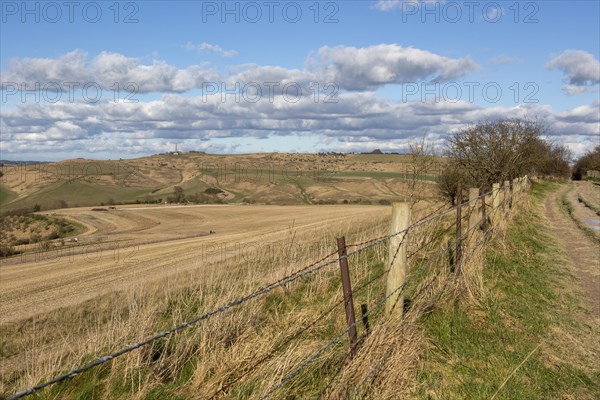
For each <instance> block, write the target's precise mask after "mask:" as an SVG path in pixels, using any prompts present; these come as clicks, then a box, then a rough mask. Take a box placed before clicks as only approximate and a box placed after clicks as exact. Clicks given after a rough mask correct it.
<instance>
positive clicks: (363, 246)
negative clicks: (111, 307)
mask: <svg viewBox="0 0 600 400" xmlns="http://www.w3.org/2000/svg"><path fill="white" fill-rule="evenodd" d="M507 189H508V188H506V187H502V188H501V189H500V190H492V191H488V192H486V193H482V194H480V195H479V196H478V197H477V198H474V199H470V200H468V201H465V202H462V203H461V204H457V205H454V206H452V207H450V208H447V209H445V210H444V211H441V212H440V209H438V210H436V211H434V212H433V213H431V214H429V215H428V216H426V217H424V218H422V219H421V220H419V221H418V222H415V223H413V224H411V225H409V226H408V227H407V228H406V229H403V230H400V231H398V232H393V233H390V234H389V235H385V236H381V237H377V238H374V239H370V240H366V241H363V242H360V243H355V244H347V245H346V248H356V249H355V250H353V251H351V252H349V253H347V255H345V256H343V257H345V258H350V257H351V256H354V255H356V254H359V253H362V252H364V251H366V250H368V249H371V248H373V247H375V246H377V245H379V244H381V243H383V242H386V241H389V240H390V239H392V238H394V237H396V236H399V235H402V239H401V240H400V242H399V243H398V245H397V246H396V249H395V252H394V255H393V257H392V259H391V260H389V261H388V263H389V265H386V268H385V269H384V270H383V272H381V273H380V274H378V275H377V276H375V277H374V278H372V279H370V280H369V281H367V282H366V283H365V284H363V285H361V286H360V287H358V288H356V289H355V290H354V292H358V291H360V290H362V289H364V288H365V287H367V286H368V285H369V284H371V283H372V282H374V281H375V280H377V279H379V278H381V277H383V276H385V275H386V274H388V273H389V272H390V270H391V268H392V266H393V265H394V261H395V260H396V257H397V256H398V254H399V251H400V248H401V247H402V246H403V245H404V244H405V240H406V238H407V237H408V234H409V233H410V232H412V231H414V230H416V229H417V228H419V227H422V226H425V225H427V224H430V223H432V222H435V221H437V220H440V219H442V218H444V217H445V216H448V215H450V214H451V213H453V212H456V211H457V210H458V209H459V208H461V207H468V209H469V213H468V214H467V215H465V216H463V218H470V214H471V213H472V212H473V211H474V209H475V207H471V206H473V205H476V203H477V202H478V201H480V200H483V201H484V202H485V198H486V197H487V196H489V195H490V194H493V195H494V196H498V195H500V192H501V191H505V190H507ZM511 194H512V189H511ZM509 200H510V199H509V197H507V196H506V194H505V196H504V199H503V201H502V203H500V204H499V206H498V207H500V206H501V207H505V206H506V202H507V201H509ZM494 202H495V197H494V198H492V203H494ZM492 210H494V209H493V208H492ZM482 220H483V218H482V219H481V220H480V221H479V222H478V223H477V224H475V225H473V226H471V227H470V228H469V229H468V230H467V231H466V232H463V233H462V234H461V235H459V237H457V239H455V240H454V243H456V242H457V240H459V239H460V236H467V237H469V235H470V234H471V232H472V231H474V230H476V229H477V227H478V226H480V225H481V223H482ZM484 223H485V221H484ZM455 225H456V222H454V223H452V224H451V225H450V226H449V227H447V228H446V229H444V230H443V231H442V236H443V235H446V234H447V233H448V231H449V230H451V229H452V228H453V227H454V226H455ZM490 230H491V229H490ZM485 233H486V234H485V235H484V239H485V237H486V236H487V231H486V232H485ZM434 242H435V241H434V240H431V241H429V242H424V243H423V245H422V246H421V247H420V248H419V249H418V250H417V251H415V252H413V253H412V254H411V257H412V256H414V255H415V254H417V253H418V252H421V251H423V250H424V249H425V248H426V247H428V246H429V245H430V244H432V243H434ZM450 249H451V246H450V242H449V244H448V246H444V247H443V248H442V249H441V250H439V251H437V252H436V253H435V254H434V256H433V257H432V258H429V259H428V260H427V262H425V263H423V264H421V265H420V266H419V267H418V268H417V269H415V270H414V271H412V272H411V275H409V276H408V277H407V278H406V279H405V281H404V282H403V284H402V285H400V286H398V287H397V288H396V289H395V290H393V291H392V292H391V293H389V294H387V295H386V296H385V297H384V298H382V299H381V300H380V301H379V302H377V303H376V304H375V305H374V306H373V308H371V309H370V310H369V311H368V312H367V313H365V314H364V315H363V318H366V317H367V316H368V315H370V314H372V313H373V312H374V311H376V310H377V309H379V308H380V307H381V306H382V305H383V304H385V303H386V301H387V300H388V299H390V298H391V297H392V296H394V295H398V294H399V293H401V292H402V291H403V290H404V288H405V287H406V285H407V284H408V283H409V282H411V281H412V280H413V279H414V278H415V277H416V276H417V273H418V272H420V271H422V270H424V269H426V268H427V267H429V266H430V265H432V264H433V263H434V262H437V260H438V259H439V257H441V256H442V255H443V254H445V253H447V252H448V251H450ZM336 254H337V250H336V251H333V252H331V253H329V254H327V255H325V256H324V257H322V258H320V259H319V260H317V261H315V262H312V263H310V264H309V265H307V266H305V267H303V268H301V269H299V270H297V271H295V272H293V273H291V274H290V275H287V276H285V277H283V278H281V279H279V280H277V281H275V282H272V283H270V284H267V285H265V286H263V287H261V288H259V289H257V290H255V291H253V292H252V293H250V294H247V295H245V296H242V297H238V298H236V299H235V300H232V301H231V302H229V303H226V304H224V305H222V306H220V307H218V308H216V309H213V310H211V311H208V312H205V313H203V314H200V315H198V316H197V317H195V318H193V319H191V320H189V321H187V322H184V323H182V324H179V325H177V326H174V327H172V328H170V329H168V330H165V331H163V332H159V333H157V334H155V335H153V336H150V337H148V338H147V339H145V340H143V341H140V342H137V343H133V344H130V345H128V346H125V347H123V348H122V349H120V350H118V351H116V352H113V353H110V354H107V355H105V356H102V357H99V358H97V359H96V360H94V361H92V362H90V363H88V364H86V365H84V366H81V367H79V368H76V369H73V370H71V371H69V372H66V373H64V374H62V375H59V376H57V377H55V378H53V379H51V380H49V381H46V382H44V383H41V384H38V385H36V386H32V387H30V388H27V389H26V390H23V391H20V392H18V393H16V394H14V395H12V396H10V397H9V398H8V399H9V400H16V399H21V398H23V397H26V396H29V395H31V394H34V393H36V392H39V391H41V390H42V389H44V388H47V387H49V386H52V385H55V384H57V383H60V382H63V381H66V380H68V379H71V378H73V377H75V376H77V375H79V374H81V373H83V372H86V371H88V370H91V369H93V368H95V367H97V366H99V365H102V364H105V363H108V362H110V361H112V360H114V359H115V358H118V357H120V356H122V355H124V354H127V353H129V352H132V351H134V350H136V349H139V348H140V347H143V346H146V345H149V344H151V343H153V342H155V341H157V340H159V339H162V338H166V337H167V336H170V335H172V334H174V333H176V332H179V331H182V330H184V329H187V328H191V327H192V326H194V325H197V324H199V323H201V322H203V321H206V320H208V319H210V318H212V317H214V316H217V315H219V314H222V313H224V312H226V311H228V310H230V309H232V308H234V307H237V306H239V305H242V304H243V303H246V302H247V301H250V300H252V299H255V298H258V297H260V296H262V295H265V294H266V293H269V292H271V291H273V290H275V289H277V288H280V287H283V286H285V285H288V284H290V283H293V282H296V281H298V280H300V279H303V278H306V277H309V276H311V275H314V274H316V273H317V272H319V271H321V270H324V269H325V268H327V267H329V266H331V265H333V264H335V263H337V262H338V261H339V260H340V258H339V257H336V258H332V257H333V256H334V255H336ZM399 298H400V297H399V296H398V297H397V298H396V302H397V301H398V299H399ZM342 302H343V300H338V301H337V302H335V303H334V304H333V305H332V306H331V307H330V308H329V309H327V310H326V311H325V312H323V313H321V314H320V315H319V316H318V317H317V318H316V319H315V320H313V321H312V322H311V323H309V324H308V325H307V326H305V327H302V328H300V329H299V330H298V331H296V332H295V333H294V334H293V335H291V336H290V337H288V339H287V340H286V341H284V344H283V345H285V343H289V342H290V341H291V340H293V339H294V338H297V337H298V336H299V335H300V334H302V333H304V332H305V331H306V330H308V329H310V328H311V327H313V326H315V325H316V323H318V322H319V321H320V320H322V319H323V318H324V317H325V316H327V315H329V314H330V313H331V312H333V310H334V309H335V308H336V307H337V306H339V305H340V304H342ZM396 302H395V303H396ZM395 303H394V306H395V305H396V304H395ZM356 325H357V323H356V322H354V323H353V324H350V325H349V326H348V328H347V329H345V330H344V331H342V332H341V333H339V334H338V335H337V336H336V337H334V338H333V339H332V340H330V341H329V342H328V343H327V344H325V345H324V346H323V347H321V348H320V349H319V350H317V351H316V352H314V353H313V354H311V355H310V356H309V357H308V358H306V359H305V360H304V361H303V362H302V363H300V364H299V365H298V366H297V367H296V368H294V369H293V370H292V371H291V372H289V373H288V374H286V375H285V376H284V378H283V379H282V380H281V381H280V382H279V383H277V384H276V385H275V386H273V387H272V388H271V389H270V390H268V391H267V392H266V393H265V394H264V395H263V396H262V397H261V399H265V398H267V397H270V395H272V394H273V393H274V392H276V391H277V390H278V389H279V388H281V387H282V386H283V385H285V383H286V382H288V381H289V380H291V379H292V378H293V377H294V376H296V375H297V374H298V373H299V372H301V371H302V370H303V369H304V368H306V367H307V366H308V365H309V364H310V363H311V362H312V361H313V360H315V359H316V358H317V357H319V355H321V354H322V353H324V352H325V351H327V350H328V349H329V348H331V347H332V346H334V345H335V344H336V343H337V342H339V341H340V340H341V338H342V337H343V336H344V335H345V334H347V333H348V331H349V330H350V329H352V328H353V327H356ZM283 345H281V346H283ZM281 346H279V348H280V347H281ZM275 351H277V350H275ZM238 380H239V379H238ZM359 386H360V385H359ZM224 390H226V387H221V388H220V389H219V390H217V392H215V393H214V395H213V396H212V397H211V398H214V397H215V396H216V395H218V393H221V392H223V391H224Z"/></svg>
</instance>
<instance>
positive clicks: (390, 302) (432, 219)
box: [9, 177, 530, 400]
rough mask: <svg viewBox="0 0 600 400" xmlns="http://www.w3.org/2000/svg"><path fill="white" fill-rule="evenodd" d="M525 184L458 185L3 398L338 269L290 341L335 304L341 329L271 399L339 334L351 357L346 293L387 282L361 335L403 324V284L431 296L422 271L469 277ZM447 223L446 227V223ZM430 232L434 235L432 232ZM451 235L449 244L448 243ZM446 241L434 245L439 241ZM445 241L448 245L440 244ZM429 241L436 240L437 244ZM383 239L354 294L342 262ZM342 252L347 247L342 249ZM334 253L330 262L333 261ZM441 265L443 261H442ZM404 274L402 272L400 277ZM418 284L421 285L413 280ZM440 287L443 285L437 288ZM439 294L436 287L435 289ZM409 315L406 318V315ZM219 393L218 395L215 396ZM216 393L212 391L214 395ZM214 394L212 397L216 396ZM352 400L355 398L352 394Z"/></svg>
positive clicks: (377, 364)
mask: <svg viewBox="0 0 600 400" xmlns="http://www.w3.org/2000/svg"><path fill="white" fill-rule="evenodd" d="M529 184H530V181H529V178H528V177H520V178H515V179H514V180H510V181H505V182H502V183H497V184H494V185H493V186H492V190H490V191H487V192H485V191H484V190H483V189H482V188H470V189H469V198H468V200H466V201H463V199H462V192H463V190H462V188H461V187H460V185H459V187H458V191H457V193H458V196H457V204H456V205H454V206H452V207H450V208H447V209H444V210H437V211H435V212H434V213H432V214H430V215H428V216H427V217H425V218H423V219H421V220H419V221H417V222H415V223H412V224H409V221H410V208H408V214H406V213H401V212H399V213H397V212H394V214H393V215H394V217H393V218H394V219H397V220H394V219H393V221H392V229H391V232H390V234H389V235H386V236H383V237H377V238H373V239H370V240H367V241H363V242H361V243H354V244H346V243H345V238H344V237H341V238H337V239H338V240H337V243H338V248H337V249H336V250H335V251H333V252H331V253H329V254H327V255H326V256H324V257H322V258H320V259H318V260H316V261H314V262H312V263H310V264H308V265H306V266H305V267H303V268H301V269H299V270H297V271H295V272H293V273H291V274H289V275H287V276H285V277H283V278H281V279H279V280H277V281H275V282H272V283H270V284H267V285H265V286H263V287H260V288H258V289H257V290H255V291H253V292H251V293H249V294H247V295H244V296H242V297H239V298H237V299H235V300H233V301H231V302H229V303H226V304H223V305H222V306H220V307H218V308H215V309H213V310H211V311H208V312H205V313H202V314H200V315H198V316H197V317H196V318H193V319H191V320H189V321H187V322H185V323H182V324H180V325H177V326H174V327H172V328H171V329H168V330H165V331H162V332H159V333H156V334H155V335H152V336H150V337H148V338H147V339H145V340H143V341H140V342H137V343H133V344H130V345H128V346H125V347H123V348H122V349H120V350H118V351H116V352H113V353H110V354H107V355H105V356H102V357H99V358H97V359H96V360H94V361H93V362H90V363H88V364H86V365H84V366H81V367H79V368H76V369H73V370H70V371H68V372H66V373H63V374H61V375H59V376H57V377H55V378H53V379H51V380H48V381H46V382H43V383H40V384H38V385H36V386H32V387H30V388H27V389H25V390H23V391H20V392H18V393H16V394H14V395H12V396H10V397H9V399H10V400H16V399H21V398H24V397H27V396H29V395H32V394H34V393H37V392H39V391H41V390H43V389H45V388H47V387H49V386H52V385H55V384H58V383H60V382H63V381H66V380H68V379H71V378H73V377H75V376H77V375H79V374H81V373H83V372H85V371H88V370H91V369H93V368H95V367H98V366H100V365H102V364H105V363H108V362H111V361H112V360H114V359H116V358H118V357H120V356H122V355H124V354H127V353H129V352H132V351H134V350H136V349H139V348H141V347H143V346H146V345H149V344H151V343H153V342H155V341H157V340H159V339H162V338H165V337H167V336H170V335H172V334H174V333H176V332H179V331H182V330H185V329H188V328H191V327H193V326H195V325H197V324H200V323H201V322H203V321H206V320H208V319H210V318H212V317H214V316H216V315H219V314H222V313H225V312H227V311H228V310H230V309H232V308H234V307H238V306H241V305H243V304H244V303H246V302H248V301H251V300H253V299H255V298H258V297H261V296H263V295H265V294H267V293H269V292H271V291H273V290H275V289H277V288H280V287H287V286H289V285H290V284H293V283H296V282H298V281H301V280H304V279H305V278H307V277H309V276H311V275H314V274H316V273H317V272H319V271H321V270H323V269H325V268H327V267H331V266H332V265H335V264H339V266H340V271H341V274H342V280H341V281H342V285H343V286H344V288H343V289H344V290H343V293H344V295H343V298H341V299H340V300H339V301H338V302H337V303H336V304H334V306H333V307H331V308H330V309H328V310H327V311H326V312H324V313H323V314H321V315H319V316H318V317H317V319H316V320H315V321H313V322H312V323H310V324H308V326H307V327H304V329H302V330H300V331H299V332H297V333H296V334H295V335H294V336H298V335H300V334H301V333H303V332H304V331H306V330H307V329H308V327H309V326H311V325H313V324H314V323H316V321H319V320H320V319H322V318H323V317H324V316H325V315H328V314H329V313H331V312H332V311H333V310H334V309H335V306H337V305H339V304H342V303H343V304H344V310H345V314H346V315H345V316H346V321H347V325H348V326H347V328H346V329H344V330H342V331H341V332H338V333H337V334H336V335H335V336H334V337H333V338H332V339H331V340H329V341H328V342H327V343H326V344H325V345H323V346H322V347H320V348H319V349H318V350H316V351H314V352H313V353H312V354H310V356H308V357H307V358H305V359H304V360H303V361H302V362H300V363H299V364H297V365H295V366H294V367H292V368H291V369H290V370H289V371H288V372H287V373H286V374H285V375H284V376H283V377H282V378H281V379H280V380H279V382H277V383H276V384H274V385H273V386H271V388H270V389H269V390H267V391H266V392H264V394H263V395H262V396H261V397H260V399H266V398H268V397H270V396H271V395H273V394H274V393H275V392H276V391H277V390H278V389H280V388H281V387H282V386H284V385H285V384H286V383H287V382H289V381H290V380H292V379H293V378H294V377H295V376H296V375H297V374H298V373H299V372H300V371H302V370H303V369H304V368H306V367H307V366H308V365H309V364H310V363H311V362H312V361H314V360H315V359H317V358H318V357H320V356H321V355H322V354H324V353H325V352H326V351H327V350H328V349H330V348H331V347H333V346H334V345H336V344H337V343H338V342H340V341H341V340H342V339H343V337H344V336H345V335H346V334H348V335H349V342H350V347H349V353H350V357H352V355H353V354H354V353H355V351H356V350H357V347H358V346H359V344H358V343H359V341H358V339H357V336H356V328H357V326H358V325H359V322H357V321H356V318H355V315H354V306H353V302H352V296H353V293H356V292H357V291H359V290H362V289H363V288H365V287H366V286H368V285H369V284H371V283H372V282H374V281H375V280H377V279H380V278H383V277H386V278H387V290H386V293H385V296H383V297H382V298H380V299H378V300H377V301H375V302H374V303H373V304H372V305H371V306H370V307H368V308H367V307H366V306H365V307H362V306H361V311H362V315H361V318H360V319H359V321H360V322H362V324H363V325H364V326H365V329H366V331H367V333H368V332H369V325H368V317H369V316H371V315H372V314H374V313H375V312H378V311H379V310H382V309H384V308H385V314H386V315H387V317H388V318H400V320H401V321H402V323H406V322H408V321H407V317H406V315H404V311H405V308H406V304H405V303H404V299H403V294H404V292H405V289H406V287H407V286H408V285H409V284H412V283H413V282H419V283H420V284H421V287H419V288H418V291H417V294H416V295H415V297H416V298H418V297H419V296H421V295H425V294H427V292H429V291H431V289H432V287H433V286H434V284H435V282H436V281H433V280H430V281H429V282H427V281H426V280H423V279H422V278H423V273H425V272H426V271H428V270H431V269H433V268H434V267H435V266H436V265H438V264H439V263H441V262H443V263H447V264H448V265H447V267H448V268H447V270H446V268H445V267H444V269H443V272H445V274H444V275H445V276H450V277H451V278H452V279H453V280H455V281H461V280H464V279H467V278H465V276H466V275H467V274H468V272H467V271H466V269H465V268H466V266H468V265H469V262H471V260H472V259H473V258H474V257H475V256H476V255H477V254H479V253H478V252H479V251H480V250H481V249H482V248H483V246H484V245H485V244H486V243H487V242H488V241H489V239H490V237H491V236H493V235H494V233H495V232H496V231H497V229H498V226H499V223H500V222H501V221H502V220H503V219H505V218H506V217H507V216H508V214H509V213H510V212H511V210H513V209H514V203H515V202H516V201H517V200H518V199H519V198H520V197H521V195H522V194H523V192H525V191H526V190H527V188H528V187H529ZM406 206H407V205H406V203H394V205H393V208H394V210H395V211H396V210H397V209H398V208H400V207H406ZM445 224H446V225H445ZM426 227H433V228H432V230H431V231H427V232H425V233H424V234H421V235H418V234H416V232H417V231H419V230H420V229H426ZM434 231H435V232H436V233H435V235H434V234H433V232H434ZM448 237H450V238H449V239H447V238H448ZM413 239H418V240H417V241H416V242H414V241H413V242H411V240H413ZM438 239H439V240H445V241H444V242H443V243H441V245H440V243H439V240H438ZM446 239H447V240H446ZM436 240H437V241H438V242H436ZM384 242H388V244H389V257H388V260H387V262H385V264H384V267H385V268H384V269H383V272H381V273H380V274H378V275H377V276H375V277H374V278H372V279H371V280H370V281H369V282H367V283H366V284H364V285H362V286H361V287H359V288H355V289H354V290H353V289H352V288H351V277H350V272H349V269H348V262H349V261H350V260H351V258H352V257H354V256H357V255H358V254H360V253H363V252H365V251H367V250H368V249H371V248H373V247H374V246H376V245H380V244H382V243H384ZM434 243H435V244H438V245H440V246H439V247H440V248H439V249H436V250H435V251H433V250H432V248H433V247H435V246H432V244H434ZM409 247H412V248H414V249H413V251H410V252H409V251H408V250H409ZM348 250H351V251H349V252H348ZM336 254H337V257H336ZM416 256H421V257H422V259H421V260H419V261H418V262H417V265H416V266H414V267H413V268H411V269H410V271H408V267H407V266H408V264H409V262H410V260H412V259H416ZM444 265H446V264H444ZM407 272H408V273H407ZM440 276H442V274H441V273H440V274H438V275H437V276H436V278H435V279H438V278H439V277H440ZM420 280H421V281H420ZM444 287H445V285H444ZM442 290H443V288H442ZM436 296H437V298H439V296H441V292H440V291H439V290H438V291H437V292H436V293H434V294H430V296H428V297H427V298H426V302H427V303H429V304H431V303H433V302H435V301H436ZM424 312H425V310H422V312H418V313H416V315H411V319H410V322H414V321H416V320H417V319H418V318H419V317H420V316H421V315H422V314H423V313H424ZM407 315H408V314H407ZM391 350H392V348H391V347H390V348H388V349H387V350H386V351H385V352H384V355H383V356H382V357H380V358H379V359H377V360H375V361H374V363H373V364H372V367H371V369H370V371H369V373H368V375H367V377H365V378H364V379H363V380H362V381H361V382H359V383H358V385H357V386H356V387H355V388H354V391H353V393H354V394H358V395H360V393H361V391H362V390H363V387H364V385H366V384H367V383H368V382H369V381H370V380H372V379H373V378H374V377H375V376H376V375H377V372H378V370H379V369H380V368H381V366H382V365H383V364H384V363H385V359H386V357H387V356H389V354H390V353H391ZM222 390H223V388H221V389H220V390H219V391H222ZM217 393H218V392H217ZM217 393H215V394H217ZM352 397H354V396H352Z"/></svg>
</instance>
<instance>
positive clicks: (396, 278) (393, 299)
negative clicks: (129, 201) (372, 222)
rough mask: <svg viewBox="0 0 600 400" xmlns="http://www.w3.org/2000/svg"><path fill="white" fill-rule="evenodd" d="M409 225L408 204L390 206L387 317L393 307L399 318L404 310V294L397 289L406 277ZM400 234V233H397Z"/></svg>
mask: <svg viewBox="0 0 600 400" xmlns="http://www.w3.org/2000/svg"><path fill="white" fill-rule="evenodd" d="M409 223H410V205H409V204H408V203H397V202H396V203H393V204H392V223H391V228H390V235H393V236H392V237H391V238H390V245H389V246H390V247H389V254H388V265H389V272H388V276H387V283H386V291H385V293H386V296H388V299H387V303H386V305H385V311H386V314H387V315H390V314H391V313H392V310H393V309H394V307H395V308H396V312H397V313H398V315H399V316H400V317H401V316H402V311H403V309H404V294H403V293H402V289H399V288H400V287H401V286H402V285H403V284H404V279H405V277H406V242H407V240H406V236H407V234H408V232H406V229H408V225H409ZM399 232H402V233H399Z"/></svg>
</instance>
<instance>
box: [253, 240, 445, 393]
mask: <svg viewBox="0 0 600 400" xmlns="http://www.w3.org/2000/svg"><path fill="white" fill-rule="evenodd" d="M446 251H447V249H443V250H442V251H439V252H438V254H437V257H435V258H433V259H431V260H429V261H428V262H427V263H424V264H423V265H422V266H420V267H419V269H418V270H417V271H413V273H412V274H411V276H410V277H408V278H407V279H406V280H405V281H404V282H403V283H402V285H400V286H398V287H397V288H396V289H394V290H393V291H392V292H390V293H389V294H388V295H386V296H385V297H383V299H381V300H380V301H379V302H377V303H376V304H375V305H373V306H372V307H371V309H370V310H369V311H367V312H366V313H365V314H364V316H363V317H368V316H369V315H370V314H372V313H373V312H374V311H376V310H377V309H379V308H380V307H381V306H382V305H383V304H385V302H386V301H387V300H388V299H389V298H391V297H392V296H393V295H395V294H396V293H397V292H399V291H402V290H403V289H404V288H405V287H406V285H408V283H409V282H410V281H411V280H412V278H413V277H414V276H415V275H416V273H417V272H418V271H419V270H422V269H424V268H426V267H428V266H429V265H431V264H432V263H433V262H434V261H436V260H437V259H438V258H439V257H440V256H441V255H442V254H443V253H445V252H446ZM356 325H357V322H356V321H355V322H354V323H352V324H350V325H349V326H348V327H347V328H346V329H344V330H343V331H342V332H341V333H339V334H338V335H337V336H335V337H334V338H333V339H332V340H330V341H329V342H328V343H327V344H325V345H324V346H323V347H321V348H320V349H319V350H317V351H316V352H314V353H313V354H311V355H310V356H309V357H308V358H306V359H304V361H302V362H301V363H300V364H299V365H298V366H297V367H296V368H294V369H293V370H292V371H291V372H289V373H288V374H287V375H285V376H284V377H283V379H282V380H281V381H280V382H279V383H277V384H276V385H274V386H273V387H271V389H269V390H268V391H267V392H266V393H265V394H264V395H263V396H262V397H260V400H264V399H266V398H268V397H270V396H271V395H272V394H273V393H274V392H275V391H277V390H278V389H279V388H280V387H282V386H283V385H285V384H286V383H287V382H288V381H289V380H291V379H292V378H294V376H296V375H297V374H298V373H299V372H300V371H302V370H303V369H304V368H306V366H308V364H310V363H311V362H312V361H313V360H314V359H316V358H317V357H318V356H319V355H321V354H322V353H324V352H325V351H327V350H328V349H329V348H331V347H332V346H333V345H335V344H336V343H337V342H338V341H339V340H340V339H341V338H342V337H343V336H344V335H345V334H346V333H348V331H349V330H350V329H352V328H354V327H355V326H356Z"/></svg>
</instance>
